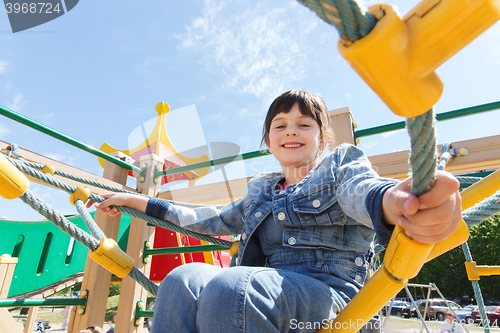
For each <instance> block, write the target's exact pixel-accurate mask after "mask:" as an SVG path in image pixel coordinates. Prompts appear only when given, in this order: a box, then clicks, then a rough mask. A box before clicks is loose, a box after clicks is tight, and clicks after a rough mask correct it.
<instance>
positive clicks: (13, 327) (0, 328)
mask: <svg viewBox="0 0 500 333" xmlns="http://www.w3.org/2000/svg"><path fill="white" fill-rule="evenodd" d="M0 332H9V333H23V330H22V329H21V327H20V326H19V325H18V324H17V322H16V321H15V320H14V318H12V316H11V315H10V313H9V311H7V309H0Z"/></svg>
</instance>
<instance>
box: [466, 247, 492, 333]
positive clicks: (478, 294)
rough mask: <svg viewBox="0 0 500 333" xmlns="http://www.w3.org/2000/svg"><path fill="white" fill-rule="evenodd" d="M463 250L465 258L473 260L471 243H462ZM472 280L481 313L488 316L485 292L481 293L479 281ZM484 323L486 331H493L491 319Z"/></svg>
mask: <svg viewBox="0 0 500 333" xmlns="http://www.w3.org/2000/svg"><path fill="white" fill-rule="evenodd" d="M462 250H463V251H464V255H465V260H466V261H469V262H470V261H473V260H472V255H471V253H470V249H469V244H467V242H465V243H463V244H462ZM471 282H472V289H474V295H475V296H476V303H477V304H478V305H479V312H480V313H481V318H488V316H487V315H486V309H485V308H484V301H483V294H482V293H481V288H480V287H479V282H478V281H471ZM483 325H484V332H485V333H490V332H491V331H490V323H489V320H484V321H483Z"/></svg>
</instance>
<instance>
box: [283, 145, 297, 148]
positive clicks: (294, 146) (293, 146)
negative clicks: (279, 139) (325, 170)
mask: <svg viewBox="0 0 500 333" xmlns="http://www.w3.org/2000/svg"><path fill="white" fill-rule="evenodd" d="M284 147H285V148H296V147H300V144H296V145H284Z"/></svg>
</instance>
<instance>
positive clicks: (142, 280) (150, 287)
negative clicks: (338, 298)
mask: <svg viewBox="0 0 500 333" xmlns="http://www.w3.org/2000/svg"><path fill="white" fill-rule="evenodd" d="M128 275H129V276H130V277H131V278H132V279H133V280H134V281H136V282H137V283H139V284H140V285H141V286H142V287H143V288H144V289H146V290H147V291H149V292H150V293H151V294H153V295H154V296H156V295H158V286H157V285H156V284H155V283H154V282H152V281H151V280H150V279H148V278H147V276H146V275H144V274H143V273H142V272H141V271H140V270H139V269H137V268H136V267H132V270H131V271H130V272H129V273H128Z"/></svg>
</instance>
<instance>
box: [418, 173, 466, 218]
mask: <svg viewBox="0 0 500 333" xmlns="http://www.w3.org/2000/svg"><path fill="white" fill-rule="evenodd" d="M459 189H460V183H459V182H458V180H457V179H456V178H455V177H453V175H451V174H450V173H448V172H446V171H437V174H436V182H435V183H434V187H433V188H432V189H431V190H430V191H429V192H427V193H425V194H422V195H421V196H420V197H418V199H419V201H420V209H428V208H432V207H437V206H440V205H441V204H443V203H444V202H445V201H446V200H447V199H448V198H449V197H450V196H452V195H453V194H454V193H455V192H457V191H458V190H459Z"/></svg>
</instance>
